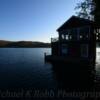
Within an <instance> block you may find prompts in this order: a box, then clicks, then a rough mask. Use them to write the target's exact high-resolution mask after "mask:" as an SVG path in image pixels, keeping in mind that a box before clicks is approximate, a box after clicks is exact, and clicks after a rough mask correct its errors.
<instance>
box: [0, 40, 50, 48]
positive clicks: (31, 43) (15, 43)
mask: <svg viewBox="0 0 100 100" xmlns="http://www.w3.org/2000/svg"><path fill="white" fill-rule="evenodd" d="M50 46H51V44H50V43H44V42H40V41H7V40H0V48H4V47H12V48H13V47H14V48H21V47H22V48H35V47H50Z"/></svg>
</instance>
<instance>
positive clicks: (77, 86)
mask: <svg viewBox="0 0 100 100" xmlns="http://www.w3.org/2000/svg"><path fill="white" fill-rule="evenodd" d="M52 70H53V75H54V77H55V79H56V80H57V83H58V88H63V89H67V90H68V91H73V90H75V91H84V90H85V91H92V90H94V79H95V71H94V69H91V66H84V65H83V66H82V65H73V64H70V65H69V64H61V63H59V64H55V63H53V64H52Z"/></svg>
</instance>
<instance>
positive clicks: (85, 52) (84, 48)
mask: <svg viewBox="0 0 100 100" xmlns="http://www.w3.org/2000/svg"><path fill="white" fill-rule="evenodd" d="M81 56H82V57H88V44H82V45H81Z"/></svg>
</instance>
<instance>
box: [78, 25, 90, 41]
mask: <svg viewBox="0 0 100 100" xmlns="http://www.w3.org/2000/svg"><path fill="white" fill-rule="evenodd" d="M79 32H80V39H83V40H85V39H88V38H89V34H90V28H89V26H86V27H81V28H80V30H79Z"/></svg>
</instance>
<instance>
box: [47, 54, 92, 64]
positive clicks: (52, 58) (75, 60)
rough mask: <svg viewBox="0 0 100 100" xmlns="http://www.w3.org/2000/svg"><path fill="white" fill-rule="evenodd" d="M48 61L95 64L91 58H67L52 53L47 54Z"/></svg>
mask: <svg viewBox="0 0 100 100" xmlns="http://www.w3.org/2000/svg"><path fill="white" fill-rule="evenodd" d="M45 61H46V62H51V63H52V62H55V63H62V62H63V63H68V64H88V65H93V64H92V61H91V62H90V59H79V58H69V57H68V58H67V57H63V56H62V57H61V56H52V55H45Z"/></svg>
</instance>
